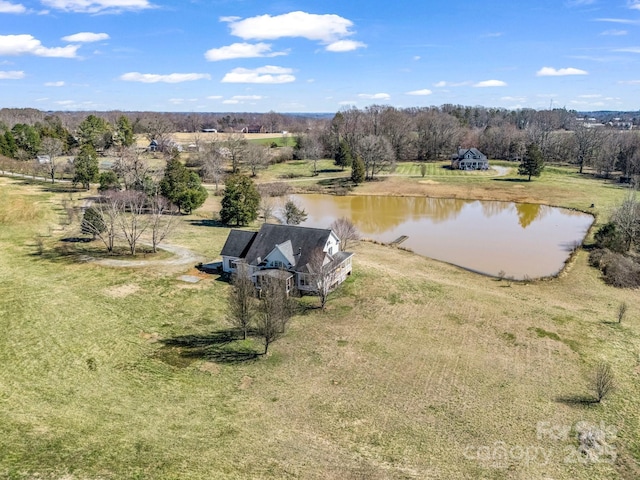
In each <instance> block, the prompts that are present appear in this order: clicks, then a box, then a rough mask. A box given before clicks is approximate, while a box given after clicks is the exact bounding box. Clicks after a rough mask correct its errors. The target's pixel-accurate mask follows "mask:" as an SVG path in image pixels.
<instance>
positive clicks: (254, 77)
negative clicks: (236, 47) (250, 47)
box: [222, 65, 296, 84]
mask: <svg viewBox="0 0 640 480" xmlns="http://www.w3.org/2000/svg"><path fill="white" fill-rule="evenodd" d="M292 73H293V70H292V69H290V68H284V67H275V66H273V65H266V66H264V67H260V68H255V69H248V68H234V69H233V70H231V71H230V72H229V73H227V74H226V75H225V76H224V78H223V79H222V82H223V83H274V84H275V83H291V82H295V80H296V77H295V76H293V75H291V74H292Z"/></svg>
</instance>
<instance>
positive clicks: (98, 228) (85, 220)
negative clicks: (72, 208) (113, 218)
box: [80, 207, 107, 240]
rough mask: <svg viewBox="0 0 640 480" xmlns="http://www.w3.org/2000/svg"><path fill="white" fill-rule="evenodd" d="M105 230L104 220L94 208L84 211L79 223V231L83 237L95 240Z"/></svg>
mask: <svg viewBox="0 0 640 480" xmlns="http://www.w3.org/2000/svg"><path fill="white" fill-rule="evenodd" d="M106 229H107V225H106V223H105V221H104V218H103V217H102V214H101V213H100V212H99V211H98V210H97V209H96V208H95V207H89V208H87V209H86V210H85V211H84V215H83V216H82V223H80V230H81V231H82V233H83V234H84V235H92V236H93V239H94V240H95V239H96V237H97V236H98V235H100V234H101V233H102V232H104V231H105V230H106Z"/></svg>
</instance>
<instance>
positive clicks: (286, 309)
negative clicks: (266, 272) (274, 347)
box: [256, 275, 295, 355]
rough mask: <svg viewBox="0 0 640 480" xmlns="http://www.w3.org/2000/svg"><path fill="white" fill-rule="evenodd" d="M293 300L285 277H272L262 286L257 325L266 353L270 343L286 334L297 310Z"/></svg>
mask: <svg viewBox="0 0 640 480" xmlns="http://www.w3.org/2000/svg"><path fill="white" fill-rule="evenodd" d="M283 276H284V275H283ZM293 302H294V301H293V299H292V298H291V297H290V296H289V293H288V292H287V285H286V280H285V279H284V278H278V277H270V278H269V279H268V281H266V282H265V284H263V285H262V286H261V291H260V312H259V314H258V315H257V317H256V327H257V331H258V335H260V336H261V337H262V340H263V342H264V353H265V355H266V353H267V352H268V351H269V345H271V344H272V343H273V342H275V341H276V340H277V339H279V338H280V337H282V335H284V333H285V330H286V326H287V323H288V322H289V320H290V319H291V317H292V316H293V314H294V311H295V310H294V303H293Z"/></svg>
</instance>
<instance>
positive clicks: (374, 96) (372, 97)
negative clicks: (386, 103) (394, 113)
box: [358, 93, 391, 100]
mask: <svg viewBox="0 0 640 480" xmlns="http://www.w3.org/2000/svg"><path fill="white" fill-rule="evenodd" d="M358 97H360V98H366V99H367V100H389V99H390V98H391V95H389V94H388V93H359V94H358Z"/></svg>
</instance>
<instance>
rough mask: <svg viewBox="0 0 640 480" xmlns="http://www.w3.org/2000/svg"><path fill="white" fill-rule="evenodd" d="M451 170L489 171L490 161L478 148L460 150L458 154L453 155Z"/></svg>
mask: <svg viewBox="0 0 640 480" xmlns="http://www.w3.org/2000/svg"><path fill="white" fill-rule="evenodd" d="M451 168H454V169H458V170H489V159H488V158H487V156H486V155H485V154H484V153H482V152H481V151H480V150H478V149H477V148H458V152H457V153H454V154H453V155H451Z"/></svg>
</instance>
